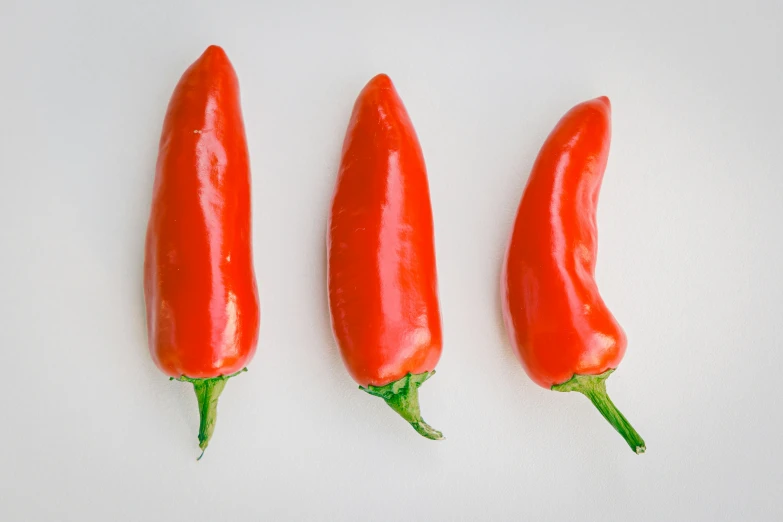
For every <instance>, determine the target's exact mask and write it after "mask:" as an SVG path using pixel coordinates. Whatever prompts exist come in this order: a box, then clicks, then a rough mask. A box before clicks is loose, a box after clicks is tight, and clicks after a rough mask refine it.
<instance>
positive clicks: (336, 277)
mask: <svg viewBox="0 0 783 522" xmlns="http://www.w3.org/2000/svg"><path fill="white" fill-rule="evenodd" d="M328 230H329V232H328V241H327V251H328V254H327V257H328V265H329V266H328V275H327V277H328V288H329V307H330V310H331V316H332V329H333V331H334V335H335V338H336V339H337V342H338V344H339V345H340V349H341V352H342V356H343V360H344V361H345V365H346V367H347V368H348V371H349V372H350V374H351V376H352V377H353V378H354V379H355V380H356V382H358V383H359V384H360V385H361V386H360V388H361V389H363V390H365V391H367V392H368V393H370V394H373V395H377V396H379V397H382V398H383V399H384V400H385V401H386V402H387V403H388V404H389V406H391V407H392V408H393V409H394V410H395V411H396V412H397V413H399V414H400V415H401V416H402V417H403V418H404V419H405V420H407V421H408V422H409V423H410V424H411V425H412V426H413V428H414V429H415V430H416V431H417V432H418V433H420V434H421V435H423V436H425V437H427V438H430V439H434V440H437V439H441V438H443V436H442V434H441V433H440V432H439V431H436V430H434V429H433V428H432V427H430V426H429V425H428V424H427V423H425V422H424V421H423V420H422V418H421V412H420V410H419V402H418V391H417V388H418V387H419V386H421V384H422V383H423V382H424V381H425V380H426V379H427V378H429V377H430V376H431V375H432V374H434V373H435V372H434V369H435V365H436V364H437V362H438V359H439V358H440V353H441V345H442V340H441V327H440V310H439V306H438V295H437V277H436V271H435V247H434V242H433V227H432V209H431V208H430V195H429V187H428V184H427V171H426V168H425V166H424V157H423V156H422V153H421V147H420V146H419V142H418V139H417V138H416V132H415V131H414V129H413V125H412V124H411V121H410V118H409V117H408V113H407V112H406V111H405V107H404V106H403V104H402V100H400V98H399V96H398V95H397V92H396V90H395V89H394V86H393V85H392V82H391V80H390V79H389V77H388V76H386V75H385V74H380V75H378V76H376V77H375V78H373V79H372V80H370V82H369V83H368V84H367V86H366V87H365V88H364V90H362V92H361V93H360V94H359V98H358V99H357V100H356V104H355V106H354V108H353V114H352V115H351V121H350V123H349V124H348V131H347V133H346V136H345V143H344V145H343V152H342V161H341V163H340V172H339V174H338V178H337V187H336V189H335V192H334V199H333V201H332V209H331V214H330V220H329V229H328Z"/></svg>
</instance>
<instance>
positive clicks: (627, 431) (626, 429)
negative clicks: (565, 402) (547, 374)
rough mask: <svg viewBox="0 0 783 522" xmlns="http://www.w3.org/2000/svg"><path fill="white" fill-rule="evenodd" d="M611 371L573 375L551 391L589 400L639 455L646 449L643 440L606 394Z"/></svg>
mask: <svg viewBox="0 0 783 522" xmlns="http://www.w3.org/2000/svg"><path fill="white" fill-rule="evenodd" d="M613 371H614V368H613V369H611V370H607V371H605V372H604V373H602V374H599V375H574V376H573V377H571V379H569V380H568V381H566V382H564V383H562V384H555V385H554V386H552V389H553V390H555V391H560V392H570V391H575V392H579V393H581V394H582V395H584V396H585V397H587V398H588V399H590V402H592V403H593V405H594V406H595V407H596V408H598V411H600V412H601V415H603V416H604V418H605V419H606V420H608V421H609V424H611V425H612V426H613V427H614V429H616V430H617V432H618V433H619V434H620V435H622V436H623V438H624V439H625V442H627V443H628V445H629V446H630V447H631V449H632V450H634V451H635V452H636V453H637V454H639V455H641V454H642V453H644V452H645V450H646V449H647V446H646V445H645V444H644V439H642V436H641V435H639V433H637V432H636V430H635V429H633V426H631V423H630V422H628V419H626V418H625V416H623V414H622V413H620V410H618V409H617V406H615V405H614V404H613V403H612V400H611V399H610V398H609V394H608V393H606V379H607V378H608V377H609V376H610V375H611V374H612V372H613Z"/></svg>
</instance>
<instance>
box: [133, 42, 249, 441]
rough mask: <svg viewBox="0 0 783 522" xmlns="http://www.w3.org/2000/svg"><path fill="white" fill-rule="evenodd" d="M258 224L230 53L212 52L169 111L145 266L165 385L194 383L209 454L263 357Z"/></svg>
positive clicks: (185, 78) (152, 336) (156, 356)
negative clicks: (230, 400) (242, 379)
mask: <svg viewBox="0 0 783 522" xmlns="http://www.w3.org/2000/svg"><path fill="white" fill-rule="evenodd" d="M250 215H251V214H250V167H249V160H248V150H247V143H246V140H245V129H244V123H243V121H242V112H241V108H240V104H239V83H238V81H237V76H236V73H235V72H234V69H233V67H232V66H231V62H229V60H228V57H227V56H226V53H225V52H224V51H223V49H221V48H220V47H217V46H211V47H209V48H208V49H207V50H206V51H204V54H202V55H201V57H200V58H199V59H198V60H196V62H195V63H193V65H191V66H190V68H188V69H187V71H185V73H184V74H183V75H182V78H181V79H180V81H179V83H178V84H177V87H176V88H175V90H174V94H173V95H172V97H171V101H170V102H169V106H168V110H167V112H166V117H165V120H164V123H163V132H162V133H161V137H160V148H159V154H158V162H157V168H156V173H155V183H154V187H153V195H152V207H151V212H150V220H149V225H148V228H147V242H146V256H145V260H144V296H145V299H146V305H147V331H148V340H149V348H150V354H151V355H152V359H153V360H154V361H155V363H156V364H157V366H158V367H159V368H160V369H161V370H162V371H163V372H164V373H165V374H166V375H169V376H170V377H172V378H174V379H179V380H183V381H188V382H191V383H193V386H194V389H195V391H196V395H197V398H198V402H199V414H200V417H201V423H200V427H199V446H200V447H201V449H202V450H203V449H205V448H206V447H207V444H208V443H209V439H210V437H211V435H212V432H213V430H214V425H215V419H216V415H217V400H218V396H219V395H220V393H221V392H222V390H223V387H224V386H225V383H226V380H227V379H228V377H231V376H233V375H235V374H236V373H238V372H240V371H242V370H243V369H244V368H245V366H246V365H247V364H248V362H250V359H251V358H252V357H253V354H254V352H255V350H256V342H257V340H258V324H259V310H258V292H257V289H256V279H255V273H254V271H253V255H252V244H251V243H252V236H251V219H250ZM202 455H203V453H202Z"/></svg>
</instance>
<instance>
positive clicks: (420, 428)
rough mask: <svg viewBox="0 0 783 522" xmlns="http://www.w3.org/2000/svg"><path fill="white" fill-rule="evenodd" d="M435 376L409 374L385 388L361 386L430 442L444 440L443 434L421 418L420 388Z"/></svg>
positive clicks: (431, 373)
mask: <svg viewBox="0 0 783 522" xmlns="http://www.w3.org/2000/svg"><path fill="white" fill-rule="evenodd" d="M433 375H435V370H433V371H431V372H424V373H417V374H411V373H409V374H407V375H405V376H404V377H403V378H401V379H398V380H396V381H394V382H392V383H389V384H386V385H384V386H373V385H371V384H370V385H368V386H367V387H366V388H365V387H364V386H359V389H360V390H364V391H366V392H367V393H369V394H370V395H375V396H376V397H380V398H382V399H383V400H384V401H386V404H388V405H389V406H390V407H391V409H393V410H394V411H396V412H397V413H398V414H399V415H400V417H402V418H403V419H405V420H406V421H408V423H409V424H410V425H411V426H413V429H414V430H416V432H417V433H418V434H419V435H421V436H422V437H426V438H428V439H430V440H443V439H444V437H443V433H441V432H439V431H438V430H436V429H435V428H433V427H432V426H430V425H429V424H427V423H426V422H424V419H422V418H421V409H420V408H419V391H418V389H419V386H421V385H422V384H424V381H426V380H427V379H429V378H430V377H432V376H433Z"/></svg>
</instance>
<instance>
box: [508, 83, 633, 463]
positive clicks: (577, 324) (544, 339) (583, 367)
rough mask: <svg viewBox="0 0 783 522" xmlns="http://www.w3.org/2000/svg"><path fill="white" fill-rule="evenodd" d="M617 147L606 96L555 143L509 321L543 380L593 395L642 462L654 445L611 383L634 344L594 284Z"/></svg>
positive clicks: (523, 354) (566, 123) (538, 172)
mask: <svg viewBox="0 0 783 522" xmlns="http://www.w3.org/2000/svg"><path fill="white" fill-rule="evenodd" d="M610 140H611V106H610V103H609V99H608V98H606V97H600V98H596V99H593V100H590V101H587V102H584V103H582V104H579V105H577V106H576V107H574V108H573V109H571V110H570V111H569V112H568V113H567V114H566V115H565V116H563V118H562V119H561V120H560V122H559V123H558V124H557V126H556V127H555V129H554V130H553V131H552V132H551V134H550V135H549V137H548V138H547V139H546V142H545V143H544V145H543V147H542V148H541V151H540V152H539V154H538V157H537V158H536V161H535V164H534V166H533V169H532V172H531V174H530V177H529V178H528V182H527V186H526V187H525V191H524V194H523V196H522V201H521V203H520V205H519V210H518V212H517V216H516V221H515V223H514V228H513V232H512V234H511V240H510V242H509V246H508V249H507V252H506V257H505V261H504V263H503V270H502V285H501V292H502V296H503V299H502V303H503V316H504V320H505V324H506V328H507V330H508V332H509V335H510V338H511V343H512V345H513V346H514V348H515V350H516V353H517V355H518V356H519V359H520V361H521V362H522V365H523V367H524V368H525V371H526V372H527V374H528V375H529V376H530V378H531V379H533V381H535V382H536V383H537V384H539V385H540V386H543V387H544V388H549V389H555V390H557V391H579V392H581V393H583V394H585V395H587V396H588V398H590V400H591V401H593V403H594V404H595V405H596V406H597V407H598V408H599V410H600V411H601V413H602V414H604V416H605V417H607V420H609V422H610V423H612V424H613V426H615V428H616V429H617V430H618V431H619V432H620V433H621V434H622V435H623V436H624V437H625V438H626V441H627V442H628V443H629V445H631V448H632V449H634V450H635V451H636V452H637V453H641V452H643V451H644V450H645V448H646V447H645V444H644V441H643V440H642V439H641V437H639V435H638V433H636V432H635V431H634V430H633V428H632V427H631V426H630V424H628V422H627V420H626V419H625V418H624V417H622V414H620V412H619V411H617V409H616V408H615V407H614V405H612V404H611V401H609V397H608V395H606V390H605V382H604V381H605V379H606V378H607V377H608V375H609V374H610V373H611V372H612V371H613V370H614V369H616V368H617V366H618V365H619V364H620V361H621V360H622V358H623V355H624V353H625V348H626V342H627V341H626V336H625V333H624V332H623V330H622V328H621V327H620V325H619V324H618V323H617V321H616V320H615V318H614V317H613V316H612V314H611V312H610V311H609V309H608V308H607V306H606V304H605V303H604V301H603V299H602V298H601V295H600V293H599V291H598V286H597V285H596V282H595V277H594V274H595V264H596V253H597V246H598V244H597V228H596V206H597V203H598V193H599V191H600V188H601V181H602V179H603V175H604V170H605V168H606V163H607V159H608V156H609V143H610ZM599 403H600V404H599ZM610 417H611V418H610Z"/></svg>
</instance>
